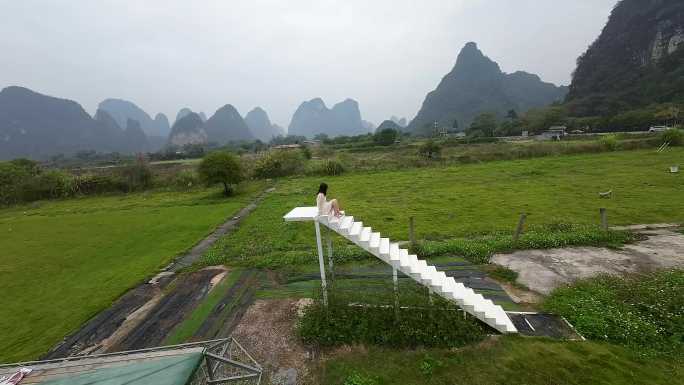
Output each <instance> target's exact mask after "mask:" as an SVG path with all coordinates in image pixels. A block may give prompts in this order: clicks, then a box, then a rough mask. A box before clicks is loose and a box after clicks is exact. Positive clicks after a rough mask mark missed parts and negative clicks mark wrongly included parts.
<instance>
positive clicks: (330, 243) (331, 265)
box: [327, 229, 335, 290]
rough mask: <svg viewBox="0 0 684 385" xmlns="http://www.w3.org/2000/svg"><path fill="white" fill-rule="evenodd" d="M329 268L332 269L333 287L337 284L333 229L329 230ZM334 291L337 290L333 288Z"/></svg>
mask: <svg viewBox="0 0 684 385" xmlns="http://www.w3.org/2000/svg"><path fill="white" fill-rule="evenodd" d="M327 233H328V268H329V269H330V276H331V279H332V282H333V285H334V284H335V269H334V267H333V244H332V235H333V231H332V230H331V229H328V231H327ZM333 290H335V289H334V288H333Z"/></svg>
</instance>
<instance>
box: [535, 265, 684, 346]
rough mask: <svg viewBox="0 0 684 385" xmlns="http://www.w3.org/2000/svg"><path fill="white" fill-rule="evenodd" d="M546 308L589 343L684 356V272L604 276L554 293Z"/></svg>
mask: <svg viewBox="0 0 684 385" xmlns="http://www.w3.org/2000/svg"><path fill="white" fill-rule="evenodd" d="M543 307H544V309H545V310H547V311H551V312H554V313H557V314H559V315H562V316H563V317H565V318H567V319H568V321H570V322H571V323H572V324H573V325H574V326H575V328H577V331H578V332H580V333H581V334H582V335H583V336H585V337H587V338H590V339H597V340H606V341H610V342H614V343H618V344H623V345H628V346H633V347H637V348H638V349H639V350H640V351H642V352H643V351H652V352H667V353H678V354H682V353H684V271H682V270H667V271H661V272H655V273H650V274H645V275H639V276H636V275H635V276H629V277H624V278H621V277H614V276H608V275H604V276H599V277H595V278H590V279H585V280H581V281H578V282H575V283H574V284H573V285H572V286H567V287H561V288H558V289H556V290H554V291H553V292H552V293H551V295H550V296H549V297H548V298H547V299H546V301H545V302H544V304H543Z"/></svg>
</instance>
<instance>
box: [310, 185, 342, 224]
mask: <svg viewBox="0 0 684 385" xmlns="http://www.w3.org/2000/svg"><path fill="white" fill-rule="evenodd" d="M327 194H328V185H327V184H325V183H321V186H320V187H318V195H316V206H318V215H331V214H332V215H334V216H336V217H338V218H339V217H341V216H342V212H341V211H340V204H339V203H337V199H332V200H330V201H328V200H326V195H327Z"/></svg>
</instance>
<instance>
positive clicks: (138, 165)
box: [120, 159, 152, 191]
mask: <svg viewBox="0 0 684 385" xmlns="http://www.w3.org/2000/svg"><path fill="white" fill-rule="evenodd" d="M120 174H121V179H122V180H123V182H124V183H125V184H126V186H127V190H128V191H137V190H144V189H147V188H149V187H150V186H151V185H152V170H150V166H149V165H148V164H147V162H145V161H144V160H143V159H138V160H137V161H136V162H135V163H134V164H131V165H128V166H126V167H123V168H122V169H121V171H120Z"/></svg>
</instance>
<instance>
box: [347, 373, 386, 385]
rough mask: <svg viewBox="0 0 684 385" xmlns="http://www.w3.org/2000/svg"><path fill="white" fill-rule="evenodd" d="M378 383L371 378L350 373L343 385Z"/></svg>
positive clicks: (373, 384)
mask: <svg viewBox="0 0 684 385" xmlns="http://www.w3.org/2000/svg"><path fill="white" fill-rule="evenodd" d="M377 383H378V382H377V381H375V380H374V379H373V378H371V377H366V376H364V375H361V374H359V373H352V374H350V375H349V376H347V378H345V380H344V383H343V385H376V384H377Z"/></svg>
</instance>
